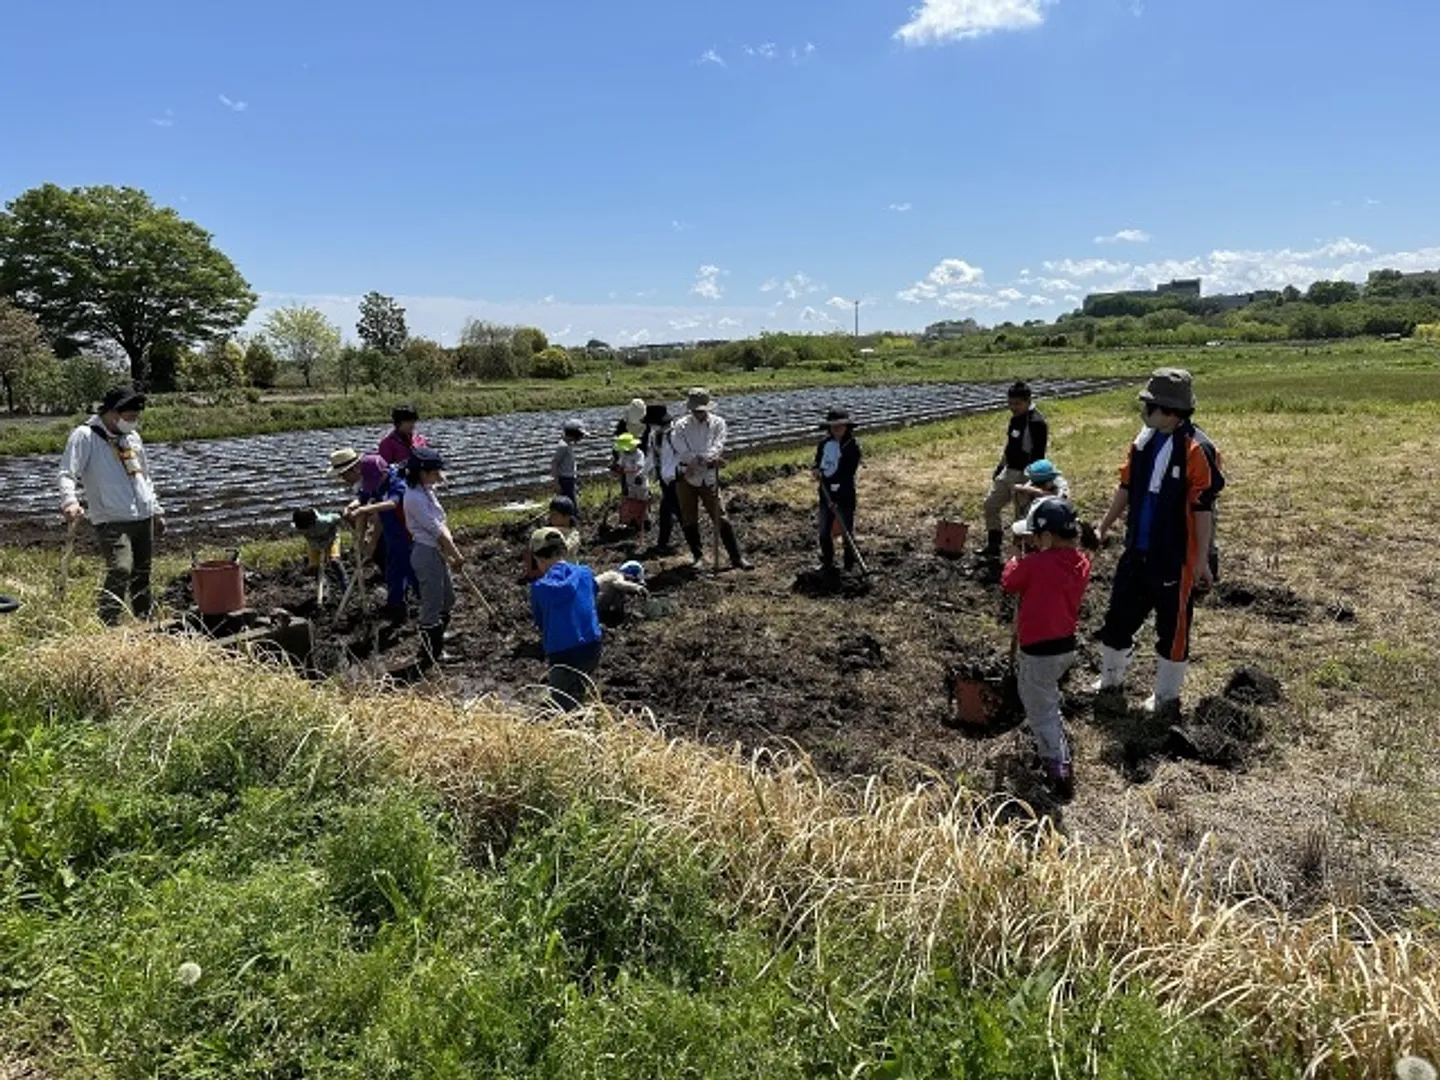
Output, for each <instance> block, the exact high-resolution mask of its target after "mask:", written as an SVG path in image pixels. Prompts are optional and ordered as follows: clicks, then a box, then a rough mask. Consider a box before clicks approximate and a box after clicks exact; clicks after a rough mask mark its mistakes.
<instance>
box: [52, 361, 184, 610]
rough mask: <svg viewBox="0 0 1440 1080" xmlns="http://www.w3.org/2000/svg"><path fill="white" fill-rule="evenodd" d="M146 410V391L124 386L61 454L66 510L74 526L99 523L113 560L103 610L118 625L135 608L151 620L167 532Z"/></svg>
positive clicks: (107, 562)
mask: <svg viewBox="0 0 1440 1080" xmlns="http://www.w3.org/2000/svg"><path fill="white" fill-rule="evenodd" d="M144 408H145V395H144V394H142V393H140V392H138V391H137V390H135V389H133V388H131V387H129V386H118V387H116V388H115V389H113V390H111V391H110V392H109V393H107V394H106V395H105V398H104V400H103V401H102V402H101V403H100V408H99V410H98V411H97V412H96V413H95V415H94V416H92V417H90V419H88V420H86V421H85V423H83V424H81V425H80V426H79V427H77V428H76V429H75V430H74V431H72V432H71V433H70V438H69V439H68V440H67V441H66V443H65V452H64V453H63V454H61V456H60V512H61V514H63V515H64V517H65V521H66V522H67V523H68V524H69V525H70V527H71V528H74V527H75V524H76V523H78V522H79V520H80V519H81V518H83V517H88V518H89V519H90V523H91V524H92V525H94V526H95V534H96V536H97V537H99V540H100V551H101V554H102V555H104V557H105V583H104V585H103V586H102V588H101V590H100V600H99V615H100V619H101V621H102V622H104V623H106V624H107V625H110V626H113V625H115V624H116V623H118V622H119V621H120V617H121V614H122V613H123V612H124V610H125V608H126V607H127V605H128V607H129V608H130V611H131V613H132V614H133V615H134V616H135V617H136V618H137V619H144V618H148V617H149V615H150V611H151V608H152V606H153V600H152V597H151V592H150V572H151V565H152V562H153V559H154V551H155V541H156V539H158V538H159V537H161V536H164V535H165V512H164V511H163V510H162V509H161V508H160V499H159V497H158V496H157V495H156V494H155V484H154V481H153V480H152V478H151V473H150V459H149V458H148V457H147V456H146V454H145V447H144V446H143V445H142V443H141V442H140V414H141V412H142V411H143V410H144ZM81 492H83V493H84V498H85V503H84V505H83V506H82V505H81V502H80V497H81Z"/></svg>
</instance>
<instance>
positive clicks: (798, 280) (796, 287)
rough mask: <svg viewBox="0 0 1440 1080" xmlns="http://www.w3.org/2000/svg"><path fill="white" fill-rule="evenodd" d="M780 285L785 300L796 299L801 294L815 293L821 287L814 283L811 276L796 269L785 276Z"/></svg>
mask: <svg viewBox="0 0 1440 1080" xmlns="http://www.w3.org/2000/svg"><path fill="white" fill-rule="evenodd" d="M780 287H781V289H782V290H783V291H784V293H785V299H787V300H798V299H800V297H802V296H809V295H810V294H811V293H817V292H819V291H820V289H821V288H822V286H819V285H816V284H815V281H814V279H813V278H811V277H810V275H809V274H804V273H800V272H798V271H797V272H796V273H794V274H792V275H791V276H790V277H788V278H786V279H785V281H784V282H783V283H782V284H781V286H780Z"/></svg>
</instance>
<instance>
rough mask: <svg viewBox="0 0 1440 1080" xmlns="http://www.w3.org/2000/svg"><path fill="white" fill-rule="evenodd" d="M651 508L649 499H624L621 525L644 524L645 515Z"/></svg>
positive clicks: (621, 506)
mask: <svg viewBox="0 0 1440 1080" xmlns="http://www.w3.org/2000/svg"><path fill="white" fill-rule="evenodd" d="M649 509H650V501H649V500H648V499H624V500H622V501H621V503H620V524H621V525H636V526H639V525H644V524H645V515H646V513H647V512H648V511H649Z"/></svg>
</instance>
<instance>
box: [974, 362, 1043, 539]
mask: <svg viewBox="0 0 1440 1080" xmlns="http://www.w3.org/2000/svg"><path fill="white" fill-rule="evenodd" d="M1006 400H1007V402H1008V403H1009V406H1010V417H1009V419H1008V420H1006V422H1005V450H1004V452H1003V453H1002V454H1001V455H1000V464H998V465H996V466H995V475H994V476H993V477H992V479H991V482H990V494H989V495H987V496H986V497H985V531H986V541H985V554H986V555H989V556H992V557H996V558H998V557H999V555H1000V548H1001V546H1002V545H1003V544H1004V541H1005V526H1004V523H1003V522H1002V521H1001V520H1000V515H1001V513H1002V512H1003V511H1004V509H1005V507H1007V506H1010V507H1012V508H1013V509H1014V512H1015V516H1016V518H1023V517H1024V516H1025V511H1026V510H1027V509H1029V507H1030V496H1028V495H1024V494H1021V493H1020V492H1018V491H1017V490H1016V489H1017V488H1019V487H1021V486H1023V485H1024V484H1025V468H1026V466H1028V465H1030V464H1032V463H1034V462H1036V461H1039V460H1040V459H1041V458H1043V457H1044V456H1045V448H1046V446H1047V444H1048V443H1049V441H1050V428H1049V425H1048V424H1047V423H1046V422H1045V416H1044V414H1043V413H1041V412H1040V410H1039V409H1037V408H1035V402H1034V395H1033V394H1032V393H1031V390H1030V384H1029V383H1026V382H1017V383H1016V384H1015V385H1014V386H1012V387H1010V392H1009V393H1008V394H1007V395H1006Z"/></svg>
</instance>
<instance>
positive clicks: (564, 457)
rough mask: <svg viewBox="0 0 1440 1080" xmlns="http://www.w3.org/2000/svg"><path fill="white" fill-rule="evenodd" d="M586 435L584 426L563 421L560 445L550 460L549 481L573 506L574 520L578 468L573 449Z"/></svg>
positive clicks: (577, 513)
mask: <svg viewBox="0 0 1440 1080" xmlns="http://www.w3.org/2000/svg"><path fill="white" fill-rule="evenodd" d="M588 435H589V432H587V431H586V430H585V425H584V424H582V423H581V422H580V421H579V420H567V421H565V426H564V428H562V429H561V432H560V445H559V446H557V447H556V448H555V453H554V455H553V456H552V457H551V458H550V479H551V480H552V481H554V483H555V491H556V493H557V494H558V495H560V496H561V497H563V498H566V499H569V500H570V501H571V503H573V504H574V506H575V517H576V520H579V517H580V466H579V463H578V462H577V461H576V458H575V448H576V447H577V446H578V445H579V444H580V440H582V439H584V438H586V437H587V436H588Z"/></svg>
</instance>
